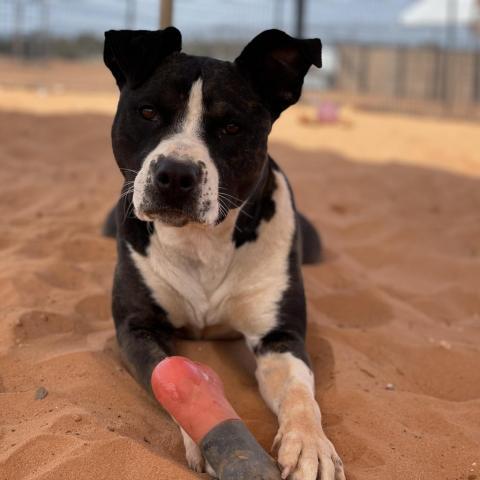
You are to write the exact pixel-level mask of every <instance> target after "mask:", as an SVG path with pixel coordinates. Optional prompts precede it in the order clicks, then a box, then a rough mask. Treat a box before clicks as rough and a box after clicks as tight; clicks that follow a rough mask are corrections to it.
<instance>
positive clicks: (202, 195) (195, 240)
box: [104, 27, 345, 480]
mask: <svg viewBox="0 0 480 480" xmlns="http://www.w3.org/2000/svg"><path fill="white" fill-rule="evenodd" d="M180 50H181V34H180V32H179V31H178V30H177V29H175V28H173V27H170V28H167V29H165V30H163V31H109V32H107V33H106V34H105V50H104V59H105V63H106V65H107V67H108V68H109V69H110V70H111V72H112V73H113V76H114V77H115V80H116V82H117V84H118V87H119V89H120V100H119V104H118V110H117V113H116V116H115V120H114V123H113V127H112V143H113V151H114V154H115V158H116V161H117V163H118V165H119V167H120V170H121V171H122V174H123V176H124V177H125V182H124V185H123V190H122V195H121V197H120V200H119V202H118V204H117V206H116V208H115V209H114V211H113V212H112V214H111V215H110V216H109V218H108V219H107V223H106V227H105V228H106V233H108V234H112V235H113V234H116V237H117V243H118V263H117V267H116V271H115V278H114V286H113V317H114V320H115V325H116V331H117V338H118V342H119V344H120V347H121V350H122V354H123V355H124V357H125V360H126V362H127V364H128V365H129V367H130V369H131V371H132V372H133V374H134V375H135V377H136V378H137V379H138V381H139V382H140V383H141V384H142V385H143V386H144V387H145V388H146V389H148V390H150V389H151V386H150V377H151V373H152V370H153V368H154V367H155V366H156V365H157V364H158V363H159V362H160V361H161V360H162V359H164V358H165V357H166V356H169V355H173V354H174V351H173V346H172V339H173V337H174V336H175V334H176V333H178V332H179V331H184V332H185V331H188V332H189V334H190V335H191V336H193V337H195V338H220V337H224V336H226V335H230V334H231V333H232V332H233V333H236V334H240V335H241V336H243V337H244V338H245V340H246V343H247V345H248V347H249V348H250V349H251V350H252V352H253V353H254V354H255V356H256V360H257V371H256V377H257V379H258V383H259V387H260V392H261V394H262V396H263V398H264V399H265V401H266V402H267V404H268V405H269V407H270V408H271V409H272V410H273V411H274V412H275V414H276V415H277V416H278V422H279V430H278V434H277V436H276V439H275V442H276V443H277V444H278V445H279V454H278V462H279V464H280V466H281V470H282V478H287V477H288V478H291V479H294V480H314V479H316V478H319V477H321V478H322V480H341V479H345V475H344V471H343V466H342V462H341V460H340V458H339V456H338V455H337V453H336V451H335V448H334V446H333V445H332V443H331V442H330V441H329V440H328V439H327V437H326V435H325V433H324V431H323V429H322V422H321V414H320V409H319V407H318V404H317V403H316V401H315V398H314V379H313V373H312V371H311V369H310V367H309V358H308V355H307V352H306V350H305V330H306V307H305V296H304V289H303V283H302V274H301V270H300V264H301V262H302V256H303V260H304V261H315V260H318V259H319V256H320V243H319V238H318V236H317V234H316V232H315V230H314V229H313V227H312V226H311V224H309V223H308V221H307V220H306V219H305V218H304V217H302V216H301V215H299V214H298V213H297V212H296V210H295V205H294V201H293V195H292V192H291V190H290V187H289V184H288V181H287V179H286V177H285V175H284V174H283V173H282V171H281V170H280V168H279V167H278V166H277V165H276V163H275V162H274V161H273V160H272V159H271V158H270V157H269V155H268V153H267V140H268V135H269V133H270V130H271V128H272V124H273V122H274V121H275V120H276V119H277V118H278V117H279V115H280V114H281V112H282V111H283V110H285V109H286V108H287V107H289V106H290V105H292V104H294V103H296V102H297V100H298V99H299V97H300V94H301V90H302V85H303V79H304V76H305V74H306V73H307V71H308V70H309V68H310V67H311V65H316V66H317V67H320V66H321V42H320V40H318V39H312V40H299V39H295V38H292V37H290V36H289V35H287V34H286V33H283V32H281V31H278V30H269V31H265V32H263V33H261V34H260V35H258V36H257V37H256V38H255V39H254V40H252V41H251V42H250V43H249V44H248V45H247V46H246V47H245V49H244V50H243V51H242V53H241V54H240V56H239V57H238V58H237V59H236V60H235V61H234V62H233V63H231V62H224V61H220V60H216V59H212V58H205V57H197V56H191V55H186V54H184V53H180ZM130 213H134V215H130ZM302 236H303V238H302ZM182 434H183V439H184V443H185V448H186V456H187V461H188V464H189V465H190V467H191V468H193V469H194V470H196V471H203V470H204V469H205V468H207V469H208V465H207V466H206V465H205V462H204V460H203V458H202V455H201V453H200V451H199V449H198V447H197V446H196V445H195V444H194V443H193V441H192V440H191V439H190V438H189V437H188V435H187V434H186V433H185V432H183V431H182ZM209 473H210V474H212V475H214V472H211V471H210V472H209Z"/></svg>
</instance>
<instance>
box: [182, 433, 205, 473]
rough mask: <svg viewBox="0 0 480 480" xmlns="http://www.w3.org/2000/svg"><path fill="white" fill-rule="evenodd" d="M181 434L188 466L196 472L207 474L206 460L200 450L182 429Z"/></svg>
mask: <svg viewBox="0 0 480 480" xmlns="http://www.w3.org/2000/svg"><path fill="white" fill-rule="evenodd" d="M181 432H182V437H183V444H184V446H185V457H186V459H187V464H188V466H189V467H190V468H191V469H192V470H193V471H194V472H198V473H203V472H205V459H204V458H203V455H202V452H201V451H200V448H199V447H198V445H197V444H196V443H195V442H194V441H193V440H192V439H191V438H190V436H189V435H188V434H187V433H186V432H185V431H184V430H183V429H181Z"/></svg>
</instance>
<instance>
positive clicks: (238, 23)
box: [0, 0, 470, 42]
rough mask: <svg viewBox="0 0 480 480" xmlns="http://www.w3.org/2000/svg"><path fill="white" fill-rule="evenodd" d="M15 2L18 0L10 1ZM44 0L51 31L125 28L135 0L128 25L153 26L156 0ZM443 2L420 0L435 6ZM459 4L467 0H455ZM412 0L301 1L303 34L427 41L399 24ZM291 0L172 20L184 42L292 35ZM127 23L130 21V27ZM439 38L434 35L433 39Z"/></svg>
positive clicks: (231, 0)
mask: <svg viewBox="0 0 480 480" xmlns="http://www.w3.org/2000/svg"><path fill="white" fill-rule="evenodd" d="M14 1H15V0H0V32H2V33H6V34H9V33H11V32H12V30H13V23H14V22H13V18H14V17H13V11H14V9H13V4H14ZM16 1H19V0H16ZM21 1H23V2H24V3H25V5H26V6H25V23H24V25H25V29H26V30H27V31H29V30H33V29H36V28H38V26H39V25H40V24H41V14H40V10H39V7H38V5H39V4H41V3H42V1H41V0H21ZM43 1H44V2H45V1H46V2H48V4H49V5H50V8H49V12H50V13H49V22H48V23H49V25H50V31H51V32H53V33H54V34H56V35H62V36H64V35H67V36H69V35H72V36H73V35H77V34H78V33H82V32H89V33H95V34H98V35H102V34H103V31H105V30H108V29H118V28H125V27H126V23H127V22H126V6H127V3H128V2H129V1H130V2H133V3H134V4H136V15H135V22H134V24H133V27H134V28H144V29H154V28H157V25H158V12H159V0H43ZM444 1H445V0H421V2H427V3H429V4H430V6H431V7H432V6H433V8H434V9H435V5H436V4H439V2H440V3H443V2H444ZM458 1H461V2H465V1H470V0H458ZM415 3H419V2H418V0H417V1H415V0H306V4H307V10H306V35H307V36H323V37H327V38H330V39H331V40H332V41H334V40H335V39H339V38H340V39H341V38H345V37H353V39H357V40H365V41H368V40H371V39H377V40H383V41H388V40H391V41H394V42H398V41H399V40H403V41H406V42H408V41H410V42H415V41H420V40H422V39H423V41H433V40H432V39H434V38H437V37H439V36H441V35H443V34H442V32H441V31H440V32H439V30H438V29H433V30H432V29H423V31H420V30H419V31H417V32H413V33H412V32H410V31H408V32H407V31H406V30H405V29H404V28H403V27H402V26H401V25H400V19H401V17H402V14H403V13H404V12H405V10H406V9H407V8H408V7H409V6H412V4H415ZM293 5H294V2H293V1H292V0H175V9H174V24H175V26H177V27H179V28H180V30H181V31H182V33H183V36H184V39H185V41H186V42H188V41H193V40H196V39H198V38H202V39H215V38H226V39H227V38H228V39H232V38H239V39H246V38H250V37H252V36H253V35H255V34H256V33H258V32H259V31H261V30H263V29H266V28H271V27H273V26H274V27H277V28H281V29H283V30H286V31H287V32H289V33H293V18H294V15H293ZM130 26H132V25H130ZM439 38H440V37H439Z"/></svg>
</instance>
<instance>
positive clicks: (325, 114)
mask: <svg viewBox="0 0 480 480" xmlns="http://www.w3.org/2000/svg"><path fill="white" fill-rule="evenodd" d="M316 119H317V121H318V122H321V123H335V122H338V121H339V119H340V106H339V105H338V104H337V103H335V102H332V101H329V100H325V101H323V102H320V104H319V105H318V108H317V111H316Z"/></svg>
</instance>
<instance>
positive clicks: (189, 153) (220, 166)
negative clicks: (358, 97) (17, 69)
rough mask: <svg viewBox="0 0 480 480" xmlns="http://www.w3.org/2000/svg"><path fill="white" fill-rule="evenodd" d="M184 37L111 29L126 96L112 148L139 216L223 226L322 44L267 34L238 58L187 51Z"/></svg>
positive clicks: (111, 63)
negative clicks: (226, 59)
mask: <svg viewBox="0 0 480 480" xmlns="http://www.w3.org/2000/svg"><path fill="white" fill-rule="evenodd" d="M181 42H182V40H181V34H180V32H179V31H178V30H177V29H176V28H173V27H169V28H167V29H165V30H159V31H144V30H138V31H130V30H123V31H109V32H106V34H105V49H104V60H105V64H106V65H107V67H108V68H109V69H110V70H111V72H112V74H113V76H114V77H115V80H116V82H117V85H118V87H119V88H120V92H121V93H120V100H119V104H118V110H117V114H116V116H115V121H114V124H113V128H112V142H113V150H114V154H115V158H116V160H117V163H118V165H119V167H120V169H121V171H122V173H123V175H124V177H125V179H126V183H125V188H128V190H127V191H128V192H129V193H127V195H129V194H132V193H133V205H134V210H135V214H136V216H137V217H138V218H140V219H141V220H146V221H151V220H160V221H162V222H164V223H168V224H171V225H176V226H182V225H185V224H186V223H188V222H198V223H204V224H207V225H215V224H217V223H219V222H221V221H222V220H223V219H224V218H225V216H226V215H227V213H228V212H229V210H231V209H234V208H238V207H240V206H241V205H242V204H243V202H245V201H246V200H247V199H248V197H249V196H250V195H251V194H252V192H253V191H254V190H255V187H256V186H257V184H258V182H259V180H260V178H261V177H262V172H263V171H264V169H265V166H266V164H267V138H268V134H269V133H270V130H271V127H272V124H273V122H274V121H275V120H276V119H277V118H278V117H279V115H280V114H281V112H282V111H283V110H285V109H286V108H287V107H289V106H290V105H292V104H294V103H296V102H297V100H298V99H299V97H300V94H301V89H302V85H303V79H304V76H305V74H306V73H307V71H308V69H309V68H310V66H311V65H316V66H318V67H320V66H321V48H322V47H321V43H320V40H318V39H312V40H299V39H295V38H292V37H290V36H289V35H287V34H286V33H284V32H281V31H279V30H268V31H265V32H263V33H261V34H260V35H258V36H257V37H255V38H254V39H253V40H252V41H251V42H250V43H249V44H248V45H247V46H246V47H245V48H244V50H243V51H242V53H241V54H240V56H239V57H238V58H237V59H236V60H235V62H233V63H231V62H223V61H220V60H215V59H212V58H206V57H197V56H191V55H186V54H183V53H180V50H181Z"/></svg>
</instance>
